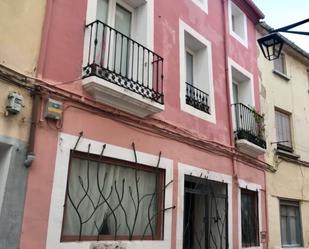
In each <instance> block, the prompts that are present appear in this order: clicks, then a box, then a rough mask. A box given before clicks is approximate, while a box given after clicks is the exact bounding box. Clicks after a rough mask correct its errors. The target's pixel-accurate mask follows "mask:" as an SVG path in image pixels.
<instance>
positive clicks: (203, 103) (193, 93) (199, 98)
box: [186, 82, 210, 114]
mask: <svg viewBox="0 0 309 249" xmlns="http://www.w3.org/2000/svg"><path fill="white" fill-rule="evenodd" d="M208 98H209V95H208V94H207V93H205V92H203V91H202V90H200V89H198V88H196V87H195V86H193V85H192V84H190V83H187V82H186V104H187V105H190V106H193V107H194V108H196V109H198V110H200V111H203V112H206V113H208V114H210V107H209V104H208Z"/></svg>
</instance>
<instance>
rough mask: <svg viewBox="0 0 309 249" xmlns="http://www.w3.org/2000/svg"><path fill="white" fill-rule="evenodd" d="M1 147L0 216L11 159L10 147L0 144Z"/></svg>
mask: <svg viewBox="0 0 309 249" xmlns="http://www.w3.org/2000/svg"><path fill="white" fill-rule="evenodd" d="M0 146H1V147H3V149H2V150H3V151H4V152H5V153H4V157H2V158H1V159H0V163H1V164H0V173H1V174H0V185H1V186H0V214H1V209H2V204H3V197H4V193H5V186H6V182H7V176H8V173H9V168H10V161H11V158H12V146H11V145H10V144H6V143H1V145H0Z"/></svg>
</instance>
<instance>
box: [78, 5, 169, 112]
mask: <svg viewBox="0 0 309 249" xmlns="http://www.w3.org/2000/svg"><path fill="white" fill-rule="evenodd" d="M153 14H154V0H88V8H87V18H86V28H85V41H84V60H83V81H82V84H83V88H84V89H85V90H86V91H87V92H89V93H90V94H91V95H92V96H93V97H94V99H95V100H96V101H98V102H101V103H103V104H105V105H109V106H112V107H113V108H117V109H120V110H122V111H125V112H128V113H131V114H134V115H136V116H139V117H146V116H149V115H152V114H155V113H158V112H161V111H162V110H164V93H163V78H164V77H163V58H162V57H161V56H160V55H159V54H157V53H156V52H154V51H152V48H153V23H154V20H153Z"/></svg>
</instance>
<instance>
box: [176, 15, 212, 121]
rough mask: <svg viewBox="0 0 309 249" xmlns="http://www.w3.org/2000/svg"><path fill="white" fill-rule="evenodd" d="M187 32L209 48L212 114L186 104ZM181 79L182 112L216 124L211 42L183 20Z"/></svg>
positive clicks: (180, 43)
mask: <svg viewBox="0 0 309 249" xmlns="http://www.w3.org/2000/svg"><path fill="white" fill-rule="evenodd" d="M185 32H187V33H189V34H190V35H191V36H192V37H194V38H195V39H196V40H198V41H199V42H201V43H202V44H203V45H204V46H205V47H206V48H207V60H208V68H207V69H208V75H209V77H208V79H207V82H208V84H209V92H208V93H207V94H208V95H209V102H208V104H209V107H210V114H208V113H206V112H203V111H200V110H198V109H196V108H194V107H192V106H190V105H187V104H186V84H185V82H186V58H185V51H186V50H187V49H186V47H185ZM179 76H180V77H179V78H180V108H181V110H182V111H184V112H187V113H189V114H191V115H193V116H196V117H198V118H201V119H204V120H206V121H209V122H211V123H214V124H215V123H216V108H215V95H214V85H213V69H212V48H211V42H210V41H208V40H207V39H206V38H205V37H204V36H203V35H201V34H200V33H198V32H197V31H195V30H194V29H193V28H192V27H190V26H189V25H188V24H186V23H185V22H184V21H182V20H181V19H180V20H179Z"/></svg>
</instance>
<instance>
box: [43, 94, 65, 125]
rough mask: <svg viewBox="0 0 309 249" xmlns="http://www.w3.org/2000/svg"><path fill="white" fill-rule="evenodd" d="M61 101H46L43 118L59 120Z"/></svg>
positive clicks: (61, 108) (61, 109)
mask: <svg viewBox="0 0 309 249" xmlns="http://www.w3.org/2000/svg"><path fill="white" fill-rule="evenodd" d="M62 111H63V103H62V102H60V101H57V100H54V99H48V100H47V102H46V109H45V118H49V119H54V120H60V119H61V118H62Z"/></svg>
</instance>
